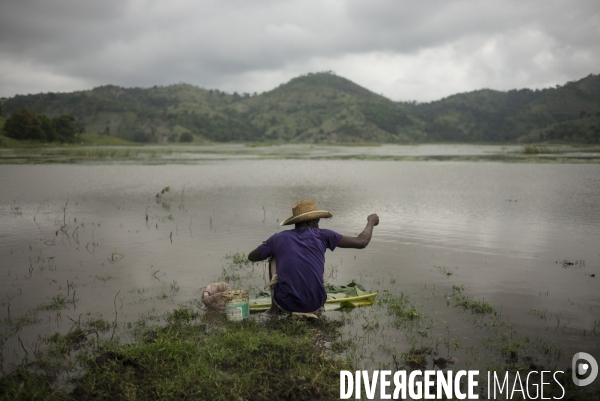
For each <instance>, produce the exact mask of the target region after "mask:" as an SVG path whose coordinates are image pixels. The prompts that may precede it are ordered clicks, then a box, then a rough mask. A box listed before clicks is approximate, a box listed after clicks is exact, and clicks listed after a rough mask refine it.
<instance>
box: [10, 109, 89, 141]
mask: <svg viewBox="0 0 600 401" xmlns="http://www.w3.org/2000/svg"><path fill="white" fill-rule="evenodd" d="M4 133H5V134H6V136H8V137H9V138H13V139H17V140H34V141H44V142H74V141H75V140H77V138H78V137H79V135H80V134H81V133H83V128H82V127H79V128H78V127H76V126H75V117H73V116H71V115H68V114H65V115H62V116H59V117H54V118H48V117H46V116H45V115H43V114H37V113H36V112H35V111H33V110H29V109H26V108H22V109H17V110H14V111H13V112H12V113H11V114H10V117H8V119H7V120H6V123H5V124H4Z"/></svg>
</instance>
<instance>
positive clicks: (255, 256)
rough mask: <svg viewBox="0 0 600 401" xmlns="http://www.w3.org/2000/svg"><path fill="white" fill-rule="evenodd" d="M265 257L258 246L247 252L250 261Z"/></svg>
mask: <svg viewBox="0 0 600 401" xmlns="http://www.w3.org/2000/svg"><path fill="white" fill-rule="evenodd" d="M338 246H339V245H338ZM265 259H266V258H263V257H261V256H260V251H259V250H258V248H256V249H255V250H253V251H252V252H250V253H249V254H248V260H249V261H250V262H260V261H261V260H265Z"/></svg>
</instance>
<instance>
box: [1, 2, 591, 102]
mask: <svg viewBox="0 0 600 401" xmlns="http://www.w3.org/2000/svg"><path fill="white" fill-rule="evenodd" d="M598 37H600V3H598V2H597V1H596V0H578V1H572V2H564V1H559V0H548V1H544V2H539V1H526V0H525V1H517V0H513V1H501V0H496V1H486V2H473V1H458V0H453V1H450V0H445V1H444V0H431V1H426V2H414V1H395V0H386V1H383V0H372V1H368V2H367V1H358V0H349V1H342V0H331V1H315V0H303V1H300V0H292V1H285V2H281V1H276V0H253V1H242V0H233V1H227V2H223V1H209V0H205V1H193V0H173V1H169V2H163V1H156V0H121V1H116V0H105V1H102V2H81V1H77V0H55V1H53V2H48V1H44V0H31V1H20V0H4V1H3V2H2V3H1V4H0V60H2V62H1V63H0V96H13V95H14V94H16V93H29V92H31V93H35V92H44V91H70V90H76V89H88V88H91V87H93V86H97V85H104V84H116V85H121V86H126V87H131V86H141V87H149V86H153V85H166V84H171V83H177V82H188V83H192V84H196V85H199V86H202V87H207V88H219V89H222V90H227V91H234V90H235V91H238V92H255V91H256V92H262V91H265V90H270V89H272V88H273V87H275V86H277V85H279V84H280V83H282V82H285V81H287V80H289V79H291V78H293V77H294V76H297V75H299V74H303V73H307V72H314V71H323V70H334V71H336V72H337V73H338V74H339V75H342V76H345V77H347V78H349V79H351V80H353V81H355V82H357V83H358V84H360V85H363V86H365V87H367V88H368V89H370V90H373V91H374V92H377V93H383V94H384V95H385V96H387V97H390V98H392V99H394V100H410V99H416V100H420V101H427V100H434V99H439V98H441V97H444V96H448V95H450V94H453V93H456V92H463V91H469V90H475V89H479V88H483V87H489V88H494V89H501V90H504V89H511V88H518V87H541V86H548V85H554V84H557V83H564V82H565V81H567V80H574V79H579V78H581V77H583V76H585V75H588V74H589V73H597V72H598V71H597V67H596V66H597V65H600V44H598V43H597V42H598V41H597V38H598ZM595 69H596V70H595Z"/></svg>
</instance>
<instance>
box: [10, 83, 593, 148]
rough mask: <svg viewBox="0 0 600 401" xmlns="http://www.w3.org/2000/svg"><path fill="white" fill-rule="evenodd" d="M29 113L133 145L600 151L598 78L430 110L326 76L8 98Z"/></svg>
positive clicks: (461, 98) (465, 99)
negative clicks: (239, 88)
mask: <svg viewBox="0 0 600 401" xmlns="http://www.w3.org/2000/svg"><path fill="white" fill-rule="evenodd" d="M2 108H3V111H4V115H5V117H7V116H9V115H10V113H11V112H12V111H14V110H17V109H21V108H28V109H31V110H33V111H35V112H36V113H38V114H43V115H46V116H48V117H49V118H54V117H58V116H62V115H72V116H73V117H74V118H75V125H76V126H78V127H85V131H86V132H88V133H93V134H100V135H107V136H115V137H119V138H122V139H126V140H132V141H136V142H174V141H196V142H200V141H214V142H228V141H237V142H241V141H244V142H257V141H270V142H271V141H281V142H311V143H312V142H315V143H321V142H329V143H331V142H390V143H396V142H431V141H457V142H475V141H476V142H482V141H485V142H509V141H510V142H513V141H520V142H528V141H530V142H534V141H544V140H568V141H578V142H599V141H600V76H598V75H589V76H588V77H586V78H584V79H582V80H580V81H577V82H569V83H567V84H566V85H564V86H562V87H556V88H552V89H544V90H536V91H532V90H529V89H521V90H513V91H508V92H499V91H493V90H487V89H484V90H479V91H475V92H471V93H463V94H458V95H454V96H450V97H448V98H445V99H442V100H440V101H436V102H431V103H414V102H413V103H408V102H393V101H391V100H389V99H387V98H385V97H382V96H379V95H377V94H374V93H373V92H370V91H369V90H367V89H365V88H362V87H360V86H358V85H356V84H355V83H353V82H351V81H349V80H347V79H345V78H342V77H339V76H337V75H335V74H333V73H327V72H325V73H316V74H308V75H304V76H300V77H297V78H294V79H292V80H291V81H289V82H288V83H285V84H282V85H280V86H279V87H278V88H276V89H274V90H272V91H269V92H266V93H263V94H260V95H257V94H253V95H250V94H247V93H246V94H241V95H240V94H238V93H233V94H228V93H225V92H221V91H219V90H208V89H203V88H199V87H196V86H192V85H186V84H178V85H171V86H166V87H156V86H155V87H153V88H148V89H142V88H120V87H117V86H112V85H107V86H102V87H98V88H94V89H92V90H89V91H81V92H73V93H45V94H37V95H26V96H15V97H13V98H10V99H7V100H6V101H5V102H4V103H3V104H2Z"/></svg>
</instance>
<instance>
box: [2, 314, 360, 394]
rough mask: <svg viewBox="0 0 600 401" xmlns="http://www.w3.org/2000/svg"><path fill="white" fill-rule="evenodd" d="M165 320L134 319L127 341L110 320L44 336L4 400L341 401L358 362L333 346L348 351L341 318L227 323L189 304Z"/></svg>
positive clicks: (9, 380)
mask: <svg viewBox="0 0 600 401" xmlns="http://www.w3.org/2000/svg"><path fill="white" fill-rule="evenodd" d="M167 320H168V321H169V323H168V324H167V325H164V326H159V327H148V326H146V323H140V324H138V325H137V326H136V327H135V329H133V331H132V333H131V335H132V338H130V339H124V338H122V339H113V340H111V339H110V326H111V325H110V324H108V322H106V324H100V325H99V324H98V322H97V321H94V322H93V324H90V322H87V323H77V324H74V326H73V328H72V329H71V331H70V332H69V333H68V334H66V335H64V336H62V335H59V334H55V335H53V336H47V337H46V338H45V339H44V342H45V344H46V348H45V349H44V350H43V351H39V352H36V355H35V359H34V360H33V361H29V362H27V363H26V364H24V365H23V366H21V367H19V368H18V369H16V370H15V371H13V372H12V373H11V374H9V375H7V376H5V377H3V378H2V379H1V380H0V394H2V395H1V396H0V397H1V399H3V400H9V399H10V400H17V399H47V400H69V399H74V400H75V399H77V400H81V399H138V400H155V399H198V400H200V399H202V400H231V399H244V400H292V399H293V400H305V399H306V400H307V399H311V400H312V399H337V398H338V397H339V371H340V370H341V369H351V368H352V367H351V365H350V364H349V363H348V362H346V361H345V360H343V359H342V358H340V357H335V356H334V355H333V351H331V349H332V348H334V349H343V348H344V347H345V344H344V343H342V342H340V341H339V336H340V332H339V328H340V326H341V323H340V322H339V321H335V320H330V319H327V318H322V319H319V320H316V321H305V320H297V319H292V318H272V319H262V318H261V317H258V318H254V319H251V320H249V321H247V322H243V323H231V322H227V321H226V320H225V319H224V315H218V316H215V315H212V314H203V315H197V314H195V313H194V312H193V311H192V310H191V309H189V308H180V309H176V310H174V311H173V312H172V313H170V314H169V316H167ZM103 335H106V339H104V340H103V339H102V336H103ZM332 345H333V346H332Z"/></svg>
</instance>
